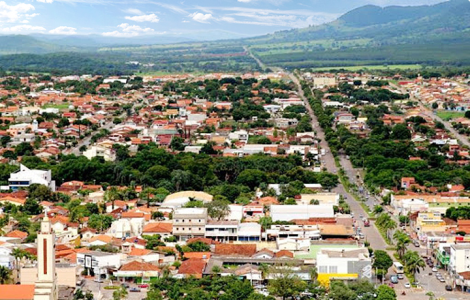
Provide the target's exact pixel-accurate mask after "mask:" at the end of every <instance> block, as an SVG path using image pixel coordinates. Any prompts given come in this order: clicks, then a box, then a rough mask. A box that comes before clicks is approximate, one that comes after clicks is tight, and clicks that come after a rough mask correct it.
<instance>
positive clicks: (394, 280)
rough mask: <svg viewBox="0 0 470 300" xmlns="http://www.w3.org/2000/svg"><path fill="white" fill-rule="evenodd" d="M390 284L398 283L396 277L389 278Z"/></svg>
mask: <svg viewBox="0 0 470 300" xmlns="http://www.w3.org/2000/svg"><path fill="white" fill-rule="evenodd" d="M390 282H391V283H395V284H396V283H398V277H397V275H391V276H390Z"/></svg>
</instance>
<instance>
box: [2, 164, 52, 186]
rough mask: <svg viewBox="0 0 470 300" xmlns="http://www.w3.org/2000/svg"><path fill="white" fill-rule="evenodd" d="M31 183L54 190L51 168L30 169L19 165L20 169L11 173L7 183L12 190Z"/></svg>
mask: <svg viewBox="0 0 470 300" xmlns="http://www.w3.org/2000/svg"><path fill="white" fill-rule="evenodd" d="M31 184H41V185H44V186H47V187H48V188H49V189H51V190H52V191H55V181H54V180H52V174H51V170H47V171H43V170H31V169H29V168H27V167H26V166H24V165H20V170H19V171H17V172H15V173H11V174H10V178H9V179H8V185H9V187H10V189H12V190H18V189H19V188H27V187H29V186H30V185H31Z"/></svg>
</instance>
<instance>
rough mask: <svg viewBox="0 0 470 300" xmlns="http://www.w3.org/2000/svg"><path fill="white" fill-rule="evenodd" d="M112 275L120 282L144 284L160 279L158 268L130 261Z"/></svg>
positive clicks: (145, 263)
mask: <svg viewBox="0 0 470 300" xmlns="http://www.w3.org/2000/svg"><path fill="white" fill-rule="evenodd" d="M113 275H114V276H115V277H116V278H117V279H118V280H119V281H121V282H134V283H145V282H150V281H151V280H152V279H156V278H158V277H160V275H161V270H160V268H159V267H158V266H156V265H154V264H151V263H148V262H140V261H136V260H134V261H131V262H129V263H126V264H123V265H122V266H121V267H120V268H119V270H117V271H116V272H114V273H113Z"/></svg>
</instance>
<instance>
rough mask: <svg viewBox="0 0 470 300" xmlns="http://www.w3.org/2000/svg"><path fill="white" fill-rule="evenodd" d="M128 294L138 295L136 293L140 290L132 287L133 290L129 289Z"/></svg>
mask: <svg viewBox="0 0 470 300" xmlns="http://www.w3.org/2000/svg"><path fill="white" fill-rule="evenodd" d="M129 292H134V293H138V292H140V289H139V288H136V287H133V288H131V289H129Z"/></svg>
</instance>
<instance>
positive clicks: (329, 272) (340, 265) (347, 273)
mask: <svg viewBox="0 0 470 300" xmlns="http://www.w3.org/2000/svg"><path fill="white" fill-rule="evenodd" d="M317 273H318V282H319V283H320V284H321V285H323V286H329V284H330V280H332V279H335V280H347V281H349V280H355V279H358V278H365V279H369V280H370V278H371V277H372V259H371V258H370V257H369V250H367V248H359V249H348V248H344V249H341V248H322V249H320V251H318V253H317Z"/></svg>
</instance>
